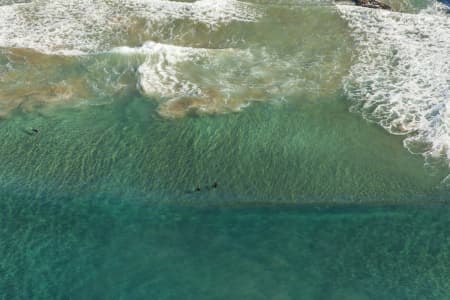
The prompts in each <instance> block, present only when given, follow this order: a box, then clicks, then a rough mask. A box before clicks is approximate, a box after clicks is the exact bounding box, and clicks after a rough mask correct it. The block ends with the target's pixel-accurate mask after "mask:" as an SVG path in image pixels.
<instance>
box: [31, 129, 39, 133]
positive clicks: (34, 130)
mask: <svg viewBox="0 0 450 300" xmlns="http://www.w3.org/2000/svg"><path fill="white" fill-rule="evenodd" d="M31 131H33V132H34V133H39V129H37V128H31Z"/></svg>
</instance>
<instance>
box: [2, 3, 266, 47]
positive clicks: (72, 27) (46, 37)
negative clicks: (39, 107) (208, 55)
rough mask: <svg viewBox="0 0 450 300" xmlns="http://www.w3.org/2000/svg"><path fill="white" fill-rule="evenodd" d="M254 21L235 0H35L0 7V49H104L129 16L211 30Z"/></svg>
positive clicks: (247, 7)
mask: <svg viewBox="0 0 450 300" xmlns="http://www.w3.org/2000/svg"><path fill="white" fill-rule="evenodd" d="M257 17H258V12H257V10H256V8H255V7H254V6H252V5H251V4H246V3H242V2H239V1H236V0H221V1H216V0H200V1H196V2H193V3H188V2H175V1H162V0H110V1H108V0H71V1H67V0H51V1H50V0H35V1H33V2H31V3H25V4H15V5H6V6H0V47H17V48H33V49H36V50H38V51H41V52H46V53H58V54H69V55H73V54H80V53H82V52H88V53H89V52H96V51H105V50H108V49H109V48H110V47H111V43H112V44H114V43H113V42H112V40H114V38H115V36H116V34H117V32H120V31H121V30H124V29H126V28H127V26H128V25H129V23H130V20H132V19H133V18H134V19H135V18H141V19H144V20H145V21H146V22H153V23H155V22H157V23H161V22H163V21H167V22H170V21H172V20H174V19H189V20H192V21H194V22H199V23H205V24H208V25H210V26H211V28H214V26H216V25H218V24H221V23H227V22H232V21H242V22H249V21H254V20H255V19H256V18H257Z"/></svg>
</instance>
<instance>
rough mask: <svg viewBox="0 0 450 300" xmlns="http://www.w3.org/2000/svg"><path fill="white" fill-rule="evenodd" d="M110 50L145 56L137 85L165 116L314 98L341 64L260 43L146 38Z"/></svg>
mask: <svg viewBox="0 0 450 300" xmlns="http://www.w3.org/2000/svg"><path fill="white" fill-rule="evenodd" d="M112 52H115V53H120V54H122V55H142V56H143V57H144V59H145V61H144V62H143V63H142V65H141V66H140V67H139V68H138V75H139V86H140V88H141V91H142V92H143V93H144V94H145V95H147V96H150V97H152V98H153V99H155V100H157V101H159V102H160V103H161V106H160V113H161V114H163V115H165V116H169V117H172V116H183V115H185V114H186V113H187V112H188V111H192V110H195V111H199V112H204V113H224V112H230V111H239V110H241V109H242V108H243V107H246V106H248V105H249V103H251V102H255V101H270V100H277V101H279V100H280V99H284V98H285V97H290V96H299V95H301V96H305V95H308V96H307V97H308V98H309V99H314V98H316V97H320V96H324V95H327V93H329V91H330V90H332V91H335V90H336V88H337V85H338V84H340V78H341V75H342V73H343V69H345V67H344V66H342V65H340V64H343V65H345V64H344V63H342V62H341V61H340V58H339V56H337V57H334V56H333V55H332V54H330V57H328V58H322V59H316V60H315V61H314V62H311V57H310V56H309V55H305V53H303V52H302V51H297V53H295V54H294V55H280V54H279V53H277V52H276V51H275V52H274V51H270V50H268V49H266V48H264V47H262V48H261V47H257V48H249V49H233V48H227V49H206V48H192V47H182V46H175V45H169V44H161V43H155V42H148V43H146V44H145V45H143V46H142V47H138V48H131V47H120V48H115V49H113V50H112ZM316 54H317V53H316ZM311 55H312V54H311ZM329 59H331V61H330V60H329ZM322 60H323V61H322ZM328 65H333V66H334V67H335V68H329V67H328Z"/></svg>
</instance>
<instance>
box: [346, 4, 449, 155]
mask: <svg viewBox="0 0 450 300" xmlns="http://www.w3.org/2000/svg"><path fill="white" fill-rule="evenodd" d="M338 10H339V11H340V13H341V14H342V16H343V17H344V18H345V19H346V20H347V21H348V24H349V26H350V27H351V29H352V30H353V37H354V39H355V40H356V43H357V45H358V46H359V50H358V51H357V52H356V53H357V54H356V57H355V58H356V63H355V64H354V65H353V66H352V68H351V70H350V74H349V75H348V77H346V79H344V87H345V91H346V93H347V94H348V95H349V97H350V98H351V99H352V101H353V104H352V107H351V110H352V111H356V112H359V113H361V114H362V115H363V116H364V117H365V118H366V119H368V120H371V121H375V122H377V123H379V124H380V125H381V126H382V127H384V128H385V129H386V130H388V131H389V132H390V133H393V134H401V135H406V138H405V140H404V144H405V146H406V147H407V148H408V149H409V150H410V151H411V152H414V153H422V154H424V156H425V157H427V158H436V157H439V158H442V157H445V158H447V159H449V158H450V107H449V105H450V103H449V102H450V18H449V17H448V16H446V15H444V14H441V13H439V12H438V10H433V9H427V10H426V11H423V12H421V13H419V14H402V13H396V12H388V11H382V10H373V9H365V8H361V7H354V6H346V5H339V6H338Z"/></svg>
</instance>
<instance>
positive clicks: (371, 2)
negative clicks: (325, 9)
mask: <svg viewBox="0 0 450 300" xmlns="http://www.w3.org/2000/svg"><path fill="white" fill-rule="evenodd" d="M344 1H345V0H344ZM344 1H341V0H336V2H344ZM350 1H351V2H353V3H354V4H355V5H357V6H362V7H368V8H378V9H387V10H392V7H390V6H389V5H387V4H385V3H383V2H381V1H379V0H350ZM347 2H348V1H347Z"/></svg>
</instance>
